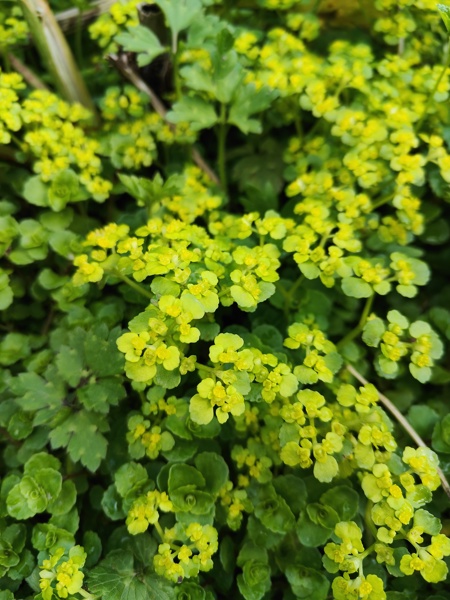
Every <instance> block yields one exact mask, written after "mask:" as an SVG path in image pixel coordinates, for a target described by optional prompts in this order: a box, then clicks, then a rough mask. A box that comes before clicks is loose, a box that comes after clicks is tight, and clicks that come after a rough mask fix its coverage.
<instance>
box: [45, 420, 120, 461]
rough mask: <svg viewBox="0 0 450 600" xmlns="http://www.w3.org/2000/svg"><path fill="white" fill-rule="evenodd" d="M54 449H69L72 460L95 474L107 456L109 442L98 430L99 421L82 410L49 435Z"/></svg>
mask: <svg viewBox="0 0 450 600" xmlns="http://www.w3.org/2000/svg"><path fill="white" fill-rule="evenodd" d="M49 439H50V444H51V446H52V448H67V451H68V453H69V456H70V458H71V459H72V460H73V461H75V462H78V461H79V462H81V464H82V465H83V466H85V467H86V468H87V469H89V471H92V472H95V471H96V470H97V469H98V467H99V466H100V463H101V461H102V460H103V459H104V458H105V456H106V449H107V446H108V444H107V441H106V439H105V437H104V436H103V435H102V434H101V433H100V431H99V430H98V420H97V418H96V417H95V416H94V415H93V414H90V413H87V412H86V411H84V410H82V411H80V412H78V413H75V414H73V415H69V416H68V417H67V418H66V419H65V420H64V421H63V422H62V423H60V424H59V425H58V426H57V427H55V428H54V429H53V430H52V431H51V432H50V435H49Z"/></svg>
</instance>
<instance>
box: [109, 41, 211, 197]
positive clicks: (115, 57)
mask: <svg viewBox="0 0 450 600" xmlns="http://www.w3.org/2000/svg"><path fill="white" fill-rule="evenodd" d="M107 59H108V60H109V62H110V63H111V64H113V65H114V66H115V67H116V69H117V70H118V71H119V72H120V73H121V75H122V76H123V77H124V78H125V79H128V81H129V82H130V83H132V84H133V85H134V86H135V87H136V88H137V89H138V90H140V91H141V92H143V93H144V94H145V95H146V96H148V97H149V99H150V104H151V105H152V106H153V108H154V110H155V112H157V113H158V115H159V116H160V117H161V118H162V119H164V121H166V123H168V125H169V127H170V128H171V129H172V130H175V126H174V125H173V123H169V121H167V109H166V107H165V106H164V104H163V103H162V102H161V100H160V99H159V98H158V96H157V95H156V94H155V92H154V91H153V90H152V89H151V87H149V86H148V85H147V84H146V83H145V81H144V80H143V79H141V77H140V76H139V74H138V73H137V71H136V69H135V68H134V66H133V65H132V64H131V63H130V57H129V55H128V54H127V53H121V54H109V55H108V56H107ZM192 160H193V161H194V163H195V164H196V165H197V166H198V167H199V168H200V169H201V170H202V171H203V172H204V173H206V174H207V175H208V177H209V178H210V179H211V180H212V181H214V183H216V184H217V185H220V180H219V178H218V177H217V175H216V174H215V172H214V171H213V170H212V169H211V167H210V166H209V165H208V163H207V162H206V161H205V159H204V158H203V157H202V155H201V154H200V152H199V151H198V150H197V149H196V148H192Z"/></svg>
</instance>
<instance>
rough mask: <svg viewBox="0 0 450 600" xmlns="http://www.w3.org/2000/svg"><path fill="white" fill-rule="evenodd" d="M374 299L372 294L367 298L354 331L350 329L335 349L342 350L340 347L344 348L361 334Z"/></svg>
mask: <svg viewBox="0 0 450 600" xmlns="http://www.w3.org/2000/svg"><path fill="white" fill-rule="evenodd" d="M374 298H375V294H372V295H371V296H370V297H369V298H367V300H366V304H365V306H364V309H363V311H362V314H361V318H360V320H359V323H358V325H357V326H356V327H355V328H354V329H352V330H351V331H350V332H349V333H348V334H347V335H346V336H345V337H343V338H342V340H341V341H340V342H338V343H337V344H336V347H337V348H342V346H345V344H348V343H349V342H351V341H352V340H354V339H355V337H356V336H358V335H359V334H360V333H361V331H362V330H363V329H364V325H365V324H366V321H367V317H368V316H369V314H370V311H371V310H372V304H373V301H374Z"/></svg>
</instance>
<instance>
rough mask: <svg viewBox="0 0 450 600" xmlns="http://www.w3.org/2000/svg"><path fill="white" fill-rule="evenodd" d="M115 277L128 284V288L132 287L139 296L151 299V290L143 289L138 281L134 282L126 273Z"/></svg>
mask: <svg viewBox="0 0 450 600" xmlns="http://www.w3.org/2000/svg"><path fill="white" fill-rule="evenodd" d="M117 277H119V279H121V280H122V281H123V282H124V283H126V284H127V285H129V286H130V288H133V290H135V291H136V292H138V293H139V294H141V296H145V297H146V298H148V299H150V300H153V294H152V293H151V292H148V291H147V290H146V289H144V288H143V287H142V286H140V285H139V284H138V283H136V282H135V281H133V280H132V279H130V278H129V277H127V276H126V275H117Z"/></svg>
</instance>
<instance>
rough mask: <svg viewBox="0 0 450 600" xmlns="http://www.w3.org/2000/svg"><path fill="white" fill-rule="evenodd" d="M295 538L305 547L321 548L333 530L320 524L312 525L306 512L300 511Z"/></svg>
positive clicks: (312, 522)
mask: <svg viewBox="0 0 450 600" xmlns="http://www.w3.org/2000/svg"><path fill="white" fill-rule="evenodd" d="M296 532H297V536H298V539H299V540H300V542H301V543H302V544H303V545H304V546H307V547H313V548H316V547H318V546H323V545H324V544H325V543H326V541H327V540H328V539H329V538H330V536H331V534H332V533H333V530H332V529H330V528H329V527H324V526H323V525H321V524H320V523H314V521H312V520H311V518H310V517H309V515H308V513H307V511H306V510H302V512H301V513H300V517H299V519H298V521H297V528H296Z"/></svg>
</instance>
